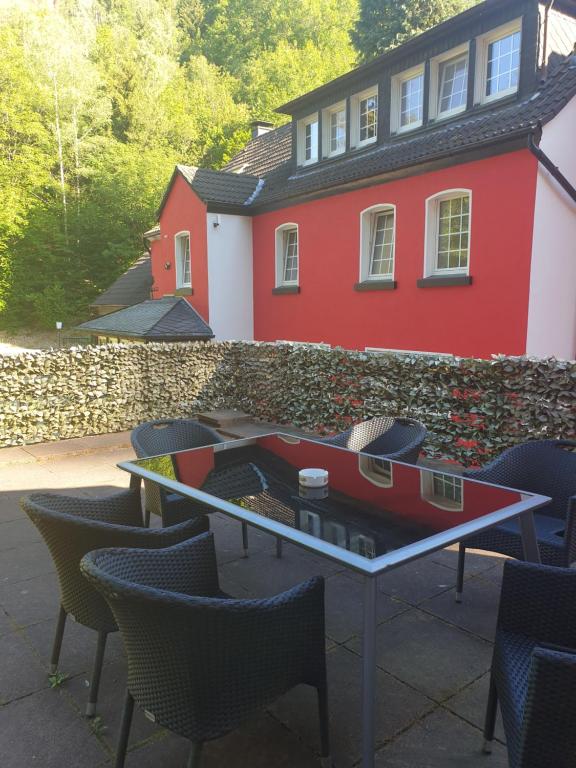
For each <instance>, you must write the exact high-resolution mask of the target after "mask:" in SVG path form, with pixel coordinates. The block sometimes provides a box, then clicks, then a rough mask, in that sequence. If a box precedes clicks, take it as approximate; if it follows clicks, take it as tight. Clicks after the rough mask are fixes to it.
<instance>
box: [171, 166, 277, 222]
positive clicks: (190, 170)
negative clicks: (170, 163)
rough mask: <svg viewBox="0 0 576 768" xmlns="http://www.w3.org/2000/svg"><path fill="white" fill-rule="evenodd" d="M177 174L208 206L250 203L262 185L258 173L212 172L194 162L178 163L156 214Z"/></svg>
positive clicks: (235, 206) (230, 205) (234, 205)
mask: <svg viewBox="0 0 576 768" xmlns="http://www.w3.org/2000/svg"><path fill="white" fill-rule="evenodd" d="M177 175H180V176H182V178H183V179H185V181H186V182H187V183H188V184H189V185H190V187H191V188H192V189H193V191H194V192H195V193H196V195H198V197H199V198H200V200H202V201H203V202H205V203H206V204H207V205H209V204H210V203H218V204H220V205H221V206H222V207H224V208H225V207H226V206H229V207H231V208H238V207H241V206H243V205H246V206H247V205H250V203H251V202H252V199H253V197H254V196H255V194H256V193H257V191H258V190H259V189H260V186H261V185H262V182H261V181H260V179H259V178H258V176H252V175H250V174H246V173H242V174H239V173H230V172H228V171H212V170H210V169H209V168H196V166H194V165H177V166H176V168H175V169H174V173H173V174H172V178H171V179H170V183H169V184H168V188H167V189H166V192H165V193H164V197H163V198H162V202H161V203H160V208H159V209H158V216H160V214H161V213H162V209H163V208H164V205H165V204H166V200H167V199H168V195H169V194H170V190H171V189H172V185H173V184H174V180H175V179H176V176H177Z"/></svg>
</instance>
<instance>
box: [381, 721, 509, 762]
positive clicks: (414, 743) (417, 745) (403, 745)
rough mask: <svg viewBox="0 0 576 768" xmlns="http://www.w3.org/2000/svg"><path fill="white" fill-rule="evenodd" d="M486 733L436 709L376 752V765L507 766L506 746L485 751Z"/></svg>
mask: <svg viewBox="0 0 576 768" xmlns="http://www.w3.org/2000/svg"><path fill="white" fill-rule="evenodd" d="M482 741H483V740H482V733H481V732H480V731H479V730H478V729H476V728H474V727H473V726H471V725H468V723H465V722H464V721H463V720H460V718H458V717H456V716H455V715H452V714H450V713H449V712H446V711H444V710H442V709H439V710H436V711H435V712H433V713H432V714H431V715H429V716H428V717H426V718H425V719H424V720H422V721H421V722H419V723H416V724H415V725H413V726H412V728H410V729H409V730H407V731H406V732H405V733H403V734H402V735H401V736H400V737H399V738H398V739H396V740H395V741H394V742H393V743H392V744H390V745H388V746H386V747H384V748H383V749H381V750H380V751H379V752H378V754H377V755H376V768H507V766H508V759H507V755H506V749H505V748H504V747H503V746H502V745H501V744H498V743H495V744H494V749H493V752H492V754H491V755H485V754H484V753H483V752H482Z"/></svg>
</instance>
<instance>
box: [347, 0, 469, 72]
mask: <svg viewBox="0 0 576 768" xmlns="http://www.w3.org/2000/svg"><path fill="white" fill-rule="evenodd" d="M477 1H478V0H410V1H409V2H408V1H407V0H404V2H397V0H360V14H359V16H358V20H357V22H356V24H355V26H354V29H353V31H352V42H353V43H354V46H355V48H356V50H357V51H358V59H359V61H361V62H366V61H369V60H370V59H372V58H374V57H375V56H379V55H380V54H381V53H384V52H385V51H387V50H389V49H390V48H394V47H396V46H397V45H400V44H401V43H403V42H405V41H406V40H408V38H410V37H413V36H414V35H419V34H420V33H421V32H425V31H426V30H427V29H430V28H431V27H434V26H435V25H436V24H440V22H442V21H445V20H446V19H448V18H450V16H455V15H456V14H457V13H460V12H461V11H464V10H466V8H469V7H470V6H472V5H474V4H475V3H476V2H477Z"/></svg>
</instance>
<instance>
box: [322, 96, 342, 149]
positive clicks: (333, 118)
mask: <svg viewBox="0 0 576 768" xmlns="http://www.w3.org/2000/svg"><path fill="white" fill-rule="evenodd" d="M322 134H323V135H322V153H323V155H324V157H335V156H336V155H341V154H342V152H344V151H345V150H346V102H345V101H341V102H339V103H338V104H334V105H333V106H332V107H328V109H325V110H324V111H323V112H322Z"/></svg>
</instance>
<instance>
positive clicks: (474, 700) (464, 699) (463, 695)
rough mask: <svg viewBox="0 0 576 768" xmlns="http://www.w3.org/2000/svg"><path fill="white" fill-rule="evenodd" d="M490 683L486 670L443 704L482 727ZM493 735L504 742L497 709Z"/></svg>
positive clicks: (500, 717)
mask: <svg viewBox="0 0 576 768" xmlns="http://www.w3.org/2000/svg"><path fill="white" fill-rule="evenodd" d="M489 683H490V673H489V672H487V673H486V674H485V675H482V677H480V678H479V679H478V680H475V681H474V682H473V683H471V684H470V685H468V686H466V688H464V689H463V690H462V691H460V692H459V693H457V694H456V696H453V697H452V698H451V699H448V701H446V702H445V703H444V706H445V707H447V708H448V709H450V710H451V711H452V712H454V713H455V714H457V715H459V716H460V717H462V718H464V720H468V722H470V723H472V725H475V726H476V727H477V728H484V715H485V712H486V702H487V701H488V687H489ZM495 736H496V738H497V739H500V740H501V741H502V742H504V741H505V740H506V739H505V736H504V728H503V726H502V716H501V714H500V710H498V717H497V718H496V731H495Z"/></svg>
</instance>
